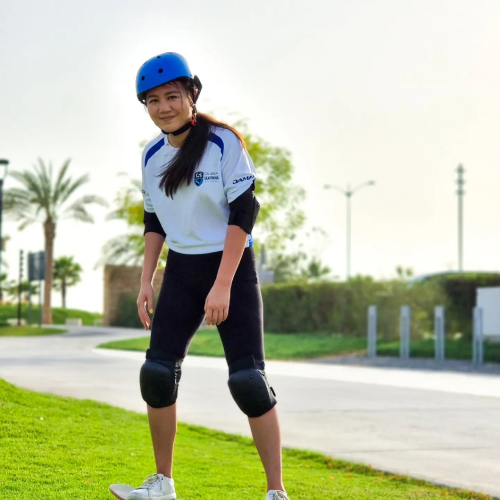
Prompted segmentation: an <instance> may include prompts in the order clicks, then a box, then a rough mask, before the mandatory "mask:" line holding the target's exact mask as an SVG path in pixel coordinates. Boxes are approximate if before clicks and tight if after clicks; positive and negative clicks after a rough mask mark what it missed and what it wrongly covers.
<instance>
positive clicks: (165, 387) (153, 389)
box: [140, 359, 182, 408]
mask: <svg viewBox="0 0 500 500" xmlns="http://www.w3.org/2000/svg"><path fill="white" fill-rule="evenodd" d="M181 363H182V361H181V360H179V361H167V360H163V359H146V362H145V363H144V364H143V365H142V368H141V374H140V385H141V394H142V399H144V401H146V403H147V404H148V405H149V406H151V407H153V408H165V407H166V406H171V405H173V404H174V403H175V402H176V400H177V389H178V387H179V381H180V379H181Z"/></svg>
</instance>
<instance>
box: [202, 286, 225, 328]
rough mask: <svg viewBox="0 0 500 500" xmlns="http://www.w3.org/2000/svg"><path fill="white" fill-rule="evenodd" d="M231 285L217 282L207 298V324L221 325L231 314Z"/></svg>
mask: <svg viewBox="0 0 500 500" xmlns="http://www.w3.org/2000/svg"><path fill="white" fill-rule="evenodd" d="M230 293H231V285H225V284H222V283H220V282H217V281H216V282H215V283H214V286H213V287H212V289H211V290H210V293H209V294H208V295H207V299H206V300H205V317H206V319H207V325H220V324H221V323H222V322H223V321H225V320H226V319H227V315H228V314H229V296H230Z"/></svg>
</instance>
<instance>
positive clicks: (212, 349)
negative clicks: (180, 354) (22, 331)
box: [99, 330, 366, 359]
mask: <svg viewBox="0 0 500 500" xmlns="http://www.w3.org/2000/svg"><path fill="white" fill-rule="evenodd" d="M264 342H265V346H266V358H267V359H305V358H316V357H321V356H329V355H332V356H333V355H336V354H347V353H352V352H360V353H362V354H364V353H365V352H366V340H365V339H359V338H341V337H339V336H334V335H324V334H314V333H294V334H279V333H266V334H265V336H264ZM99 347H105V348H107V349H125V350H129V351H145V350H146V349H147V348H148V347H149V336H148V337H139V338H136V339H129V340H117V341H114V342H108V343H106V344H101V345H100V346H99ZM189 354H195V355H198V356H224V349H223V348H222V343H221V340H220V337H219V333H218V332H217V331H216V330H200V331H198V332H196V335H195V336H194V338H193V341H192V342H191V345H190V347H189Z"/></svg>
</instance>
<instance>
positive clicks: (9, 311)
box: [0, 304, 102, 326]
mask: <svg viewBox="0 0 500 500" xmlns="http://www.w3.org/2000/svg"><path fill="white" fill-rule="evenodd" d="M32 314H33V317H32V320H33V323H34V324H36V323H37V322H38V306H33V313H32ZM21 317H22V318H24V319H25V320H26V321H28V306H27V305H26V304H23V307H22V313H21ZM9 318H17V304H4V305H1V306H0V322H3V321H5V320H7V319H9ZM67 318H81V320H82V325H89V326H92V325H93V324H94V320H102V314H100V313H93V312H89V311H83V310H80V309H63V308H62V307H53V308H52V321H53V323H54V324H55V325H64V324H65V323H66V319H67Z"/></svg>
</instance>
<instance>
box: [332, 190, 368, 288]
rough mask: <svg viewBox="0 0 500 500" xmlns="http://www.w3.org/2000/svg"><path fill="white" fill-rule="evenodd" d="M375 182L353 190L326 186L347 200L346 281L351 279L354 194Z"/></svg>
mask: <svg viewBox="0 0 500 500" xmlns="http://www.w3.org/2000/svg"><path fill="white" fill-rule="evenodd" d="M374 185H375V181H368V182H363V184H360V185H359V186H356V187H355V188H354V189H351V185H350V184H347V189H343V188H340V187H338V186H331V185H330V184H326V185H325V186H324V188H325V189H335V190H336V191H339V192H341V193H342V194H343V195H344V196H345V197H346V199H347V238H346V240H347V251H346V254H347V255H346V279H347V280H349V278H350V277H351V198H352V195H353V194H354V193H356V192H357V191H359V190H360V189H362V188H364V187H366V186H374Z"/></svg>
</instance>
